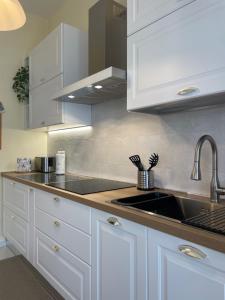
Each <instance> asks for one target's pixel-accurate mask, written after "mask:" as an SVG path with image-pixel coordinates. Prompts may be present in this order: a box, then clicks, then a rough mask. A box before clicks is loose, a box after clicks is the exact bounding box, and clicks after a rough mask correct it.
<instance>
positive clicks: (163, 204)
mask: <svg viewBox="0 0 225 300" xmlns="http://www.w3.org/2000/svg"><path fill="white" fill-rule="evenodd" d="M111 203H114V204H117V205H121V206H126V207H127V208H130V209H135V210H137V211H141V212H143V213H147V214H151V215H159V216H161V217H164V218H169V219H172V220H174V221H177V222H182V221H183V220H186V219H189V218H192V217H194V216H197V215H200V214H203V213H207V212H211V211H214V210H216V209H218V208H221V207H224V205H221V204H217V203H211V202H208V201H203V200H202V201H200V200H195V199H189V198H185V197H176V196H174V195H169V194H165V193H160V192H151V193H148V194H144V195H139V196H133V197H128V198H123V199H117V200H112V201H111Z"/></svg>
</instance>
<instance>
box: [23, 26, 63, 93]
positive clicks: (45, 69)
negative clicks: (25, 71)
mask: <svg viewBox="0 0 225 300" xmlns="http://www.w3.org/2000/svg"><path fill="white" fill-rule="evenodd" d="M63 29H64V26H59V27H57V28H56V29H55V30H54V31H53V32H51V33H50V34H49V35H48V36H47V37H46V38H45V39H44V40H43V41H42V42H41V43H40V44H39V45H38V46H37V47H35V48H34V49H33V50H32V52H31V54H30V58H29V64H30V88H31V89H32V88H34V87H37V86H38V85H41V84H43V83H44V82H47V81H48V80H50V79H52V78H53V77H55V76H57V75H59V74H60V73H62V72H63V57H62V55H63V40H62V37H63ZM65 59H66V58H65Z"/></svg>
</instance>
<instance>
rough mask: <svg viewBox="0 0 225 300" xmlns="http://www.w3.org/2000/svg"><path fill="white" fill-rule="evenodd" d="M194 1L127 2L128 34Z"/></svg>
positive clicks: (132, 0)
mask: <svg viewBox="0 0 225 300" xmlns="http://www.w3.org/2000/svg"><path fill="white" fill-rule="evenodd" d="M194 1H196V0H182V1H177V0H128V1H127V19H128V34H132V33H134V32H136V31H137V30H140V29H141V28H143V27H145V26H147V25H149V24H151V23H153V22H156V21H157V20H159V19H161V18H163V17H165V16H167V15H169V14H171V13H172V12H174V11H176V10H177V9H179V8H181V7H184V6H185V5H187V4H189V3H191V2H194Z"/></svg>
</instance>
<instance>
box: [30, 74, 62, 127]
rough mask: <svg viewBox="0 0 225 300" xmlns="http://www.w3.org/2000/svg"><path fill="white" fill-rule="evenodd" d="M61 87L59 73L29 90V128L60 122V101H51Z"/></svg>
mask: <svg viewBox="0 0 225 300" xmlns="http://www.w3.org/2000/svg"><path fill="white" fill-rule="evenodd" d="M62 87H63V76H62V75H60V76H58V77H56V78H54V79H52V80H50V81H48V82H46V83H44V84H42V85H41V86H39V87H37V88H35V89H33V90H31V91H30V107H29V110H30V120H29V121H30V128H40V127H45V126H50V125H56V124H61V123H62V122H63V120H62V103H61V102H58V101H53V100H52V98H53V95H54V93H55V92H57V91H59V90H60V89H62Z"/></svg>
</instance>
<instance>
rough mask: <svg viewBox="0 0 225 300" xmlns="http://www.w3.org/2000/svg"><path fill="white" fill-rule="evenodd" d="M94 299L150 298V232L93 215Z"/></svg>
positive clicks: (100, 213)
mask: <svg viewBox="0 0 225 300" xmlns="http://www.w3.org/2000/svg"><path fill="white" fill-rule="evenodd" d="M92 222H93V223H92V229H93V236H92V297H91V299H92V300H106V299H107V300H115V299H117V300H146V299H147V284H146V281H147V277H146V274H147V229H146V228H145V227H144V226H141V225H139V224H136V223H133V222H129V221H127V220H125V219H121V218H117V217H114V216H112V215H110V214H107V213H104V212H101V211H97V210H96V211H94V210H93V215H92Z"/></svg>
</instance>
